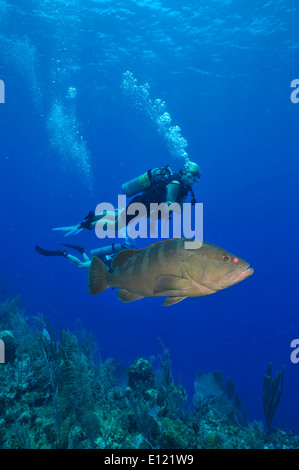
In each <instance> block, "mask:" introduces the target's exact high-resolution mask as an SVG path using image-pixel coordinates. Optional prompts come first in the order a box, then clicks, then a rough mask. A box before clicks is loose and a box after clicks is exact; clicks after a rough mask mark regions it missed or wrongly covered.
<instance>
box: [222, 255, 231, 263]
mask: <svg viewBox="0 0 299 470" xmlns="http://www.w3.org/2000/svg"><path fill="white" fill-rule="evenodd" d="M222 258H223V259H224V261H226V262H228V261H230V260H231V257H230V256H228V255H222Z"/></svg>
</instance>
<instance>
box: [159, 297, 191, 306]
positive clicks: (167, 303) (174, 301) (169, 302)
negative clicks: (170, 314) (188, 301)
mask: <svg viewBox="0 0 299 470" xmlns="http://www.w3.org/2000/svg"><path fill="white" fill-rule="evenodd" d="M185 298H186V297H166V299H165V300H164V302H163V304H162V305H163V307H169V306H170V305H174V304H177V303H178V302H181V300H184V299H185Z"/></svg>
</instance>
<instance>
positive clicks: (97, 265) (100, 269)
mask: <svg viewBox="0 0 299 470" xmlns="http://www.w3.org/2000/svg"><path fill="white" fill-rule="evenodd" d="M108 271H109V269H108V268H107V266H106V265H105V263H103V261H101V260H100V259H99V258H97V257H96V256H93V257H92V260H91V264H90V267H89V271H88V290H89V293H90V295H97V294H100V293H101V292H104V290H106V289H108V287H109V285H108V283H107V273H108Z"/></svg>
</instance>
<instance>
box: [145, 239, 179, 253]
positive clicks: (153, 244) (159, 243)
mask: <svg viewBox="0 0 299 470" xmlns="http://www.w3.org/2000/svg"><path fill="white" fill-rule="evenodd" d="M173 240H178V238H168V239H167V240H161V241H159V242H156V243H152V244H151V245H149V246H147V247H146V248H144V249H145V250H146V249H147V248H152V247H153V246H157V245H162V244H163V243H169V242H172V241H173Z"/></svg>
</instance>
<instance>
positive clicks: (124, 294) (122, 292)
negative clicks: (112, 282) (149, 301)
mask: <svg viewBox="0 0 299 470" xmlns="http://www.w3.org/2000/svg"><path fill="white" fill-rule="evenodd" d="M117 297H118V298H119V300H121V301H122V302H133V301H134V300H140V299H143V296H142V295H138V294H133V292H130V291H129V290H127V289H118V291H117Z"/></svg>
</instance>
